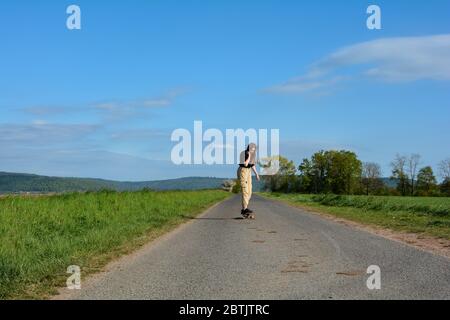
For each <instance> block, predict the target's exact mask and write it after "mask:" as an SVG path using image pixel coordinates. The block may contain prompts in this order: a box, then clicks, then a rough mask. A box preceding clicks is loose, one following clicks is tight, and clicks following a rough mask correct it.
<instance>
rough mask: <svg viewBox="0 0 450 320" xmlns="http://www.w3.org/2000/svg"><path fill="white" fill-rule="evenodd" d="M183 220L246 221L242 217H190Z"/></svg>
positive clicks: (184, 217)
mask: <svg viewBox="0 0 450 320" xmlns="http://www.w3.org/2000/svg"><path fill="white" fill-rule="evenodd" d="M182 217H183V219H190V220H244V218H242V217H236V218H197V217H189V216H184V215H183V216H182Z"/></svg>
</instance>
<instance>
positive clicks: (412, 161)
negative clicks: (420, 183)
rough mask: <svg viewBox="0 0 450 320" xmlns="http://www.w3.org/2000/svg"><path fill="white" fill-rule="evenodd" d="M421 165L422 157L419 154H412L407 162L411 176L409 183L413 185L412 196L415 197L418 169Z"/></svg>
mask: <svg viewBox="0 0 450 320" xmlns="http://www.w3.org/2000/svg"><path fill="white" fill-rule="evenodd" d="M419 164H420V155H419V154H416V153H414V154H412V155H410V156H409V157H408V158H407V161H406V168H407V170H408V171H407V172H408V174H409V181H410V183H411V195H412V196H413V195H414V191H415V190H414V188H415V181H416V175H417V167H418V166H419Z"/></svg>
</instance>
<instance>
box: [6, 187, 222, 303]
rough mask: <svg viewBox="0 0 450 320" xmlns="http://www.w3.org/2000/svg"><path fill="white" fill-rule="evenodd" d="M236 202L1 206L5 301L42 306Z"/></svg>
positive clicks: (73, 201) (117, 200)
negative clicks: (75, 278) (216, 207)
mask: <svg viewBox="0 0 450 320" xmlns="http://www.w3.org/2000/svg"><path fill="white" fill-rule="evenodd" d="M226 197H228V194H227V193H226V192H223V191H219V190H205V191H167V192H151V191H140V192H123V193H119V192H109V191H104V192H92V193H73V194H64V195H56V196H40V197H24V196H8V197H3V198H0V299H14V298H31V299H32V298H42V297H46V296H48V295H49V294H52V293H55V288H56V287H59V286H64V285H65V281H66V279H67V277H68V276H69V274H66V269H67V267H68V266H69V265H78V266H80V267H81V270H82V277H83V276H86V275H87V274H89V273H92V272H95V271H98V270H99V269H100V268H101V267H103V266H104V265H105V264H106V263H107V262H108V261H110V260H111V259H113V258H114V257H117V256H119V255H121V254H124V253H127V252H130V251H131V250H132V249H135V248H137V247H139V246H140V245H142V244H144V243H146V242H148V241H149V240H151V239H154V238H156V237H157V236H159V235H161V234H162V233H164V232H166V231H168V230H170V229H172V228H174V227H175V226H176V225H178V224H180V223H181V222H183V221H187V219H188V218H189V217H191V216H195V215H196V214H198V213H200V212H202V211H203V210H204V209H206V208H207V207H209V206H211V205H212V204H214V203H216V202H218V201H220V200H223V199H225V198H226Z"/></svg>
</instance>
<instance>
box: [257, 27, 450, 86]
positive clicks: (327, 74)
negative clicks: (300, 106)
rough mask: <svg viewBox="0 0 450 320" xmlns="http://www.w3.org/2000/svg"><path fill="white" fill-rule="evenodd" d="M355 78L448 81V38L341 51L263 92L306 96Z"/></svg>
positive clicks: (389, 41)
mask: <svg viewBox="0 0 450 320" xmlns="http://www.w3.org/2000/svg"><path fill="white" fill-rule="evenodd" d="M355 77H363V78H372V79H378V80H381V81H385V82H390V83H395V82H412V81H417V80H436V81H448V80H450V34H444V35H433V36H424V37H397V38H383V39H379V40H373V41H368V42H363V43H359V44H355V45H352V46H348V47H343V48H341V49H338V50H337V51H335V52H333V53H331V54H330V55H328V56H326V57H324V58H323V59H320V60H319V61H317V62H315V63H314V64H312V65H311V67H310V68H309V70H308V72H307V73H306V74H305V75H302V76H300V77H296V78H293V79H291V80H288V81H286V82H285V83H282V84H278V85H275V86H272V87H270V88H267V89H266V90H265V91H266V92H271V93H280V94H283V93H298V94H301V93H306V92H316V91H320V90H322V89H324V88H330V87H333V86H335V85H336V84H338V83H340V82H342V81H344V80H349V79H352V78H355Z"/></svg>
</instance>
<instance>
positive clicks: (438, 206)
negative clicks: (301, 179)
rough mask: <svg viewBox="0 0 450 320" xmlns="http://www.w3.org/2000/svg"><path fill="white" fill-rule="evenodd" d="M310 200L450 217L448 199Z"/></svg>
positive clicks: (317, 197) (336, 197)
mask: <svg viewBox="0 0 450 320" xmlns="http://www.w3.org/2000/svg"><path fill="white" fill-rule="evenodd" d="M310 199H311V200H312V201H314V202H317V203H320V204H323V205H326V206H335V207H354V208H360V209H365V210H378V211H406V212H413V213H424V214H431V215H438V216H446V215H450V198H432V197H423V198H420V197H388V196H381V197H380V196H342V195H314V196H311V198H310Z"/></svg>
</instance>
